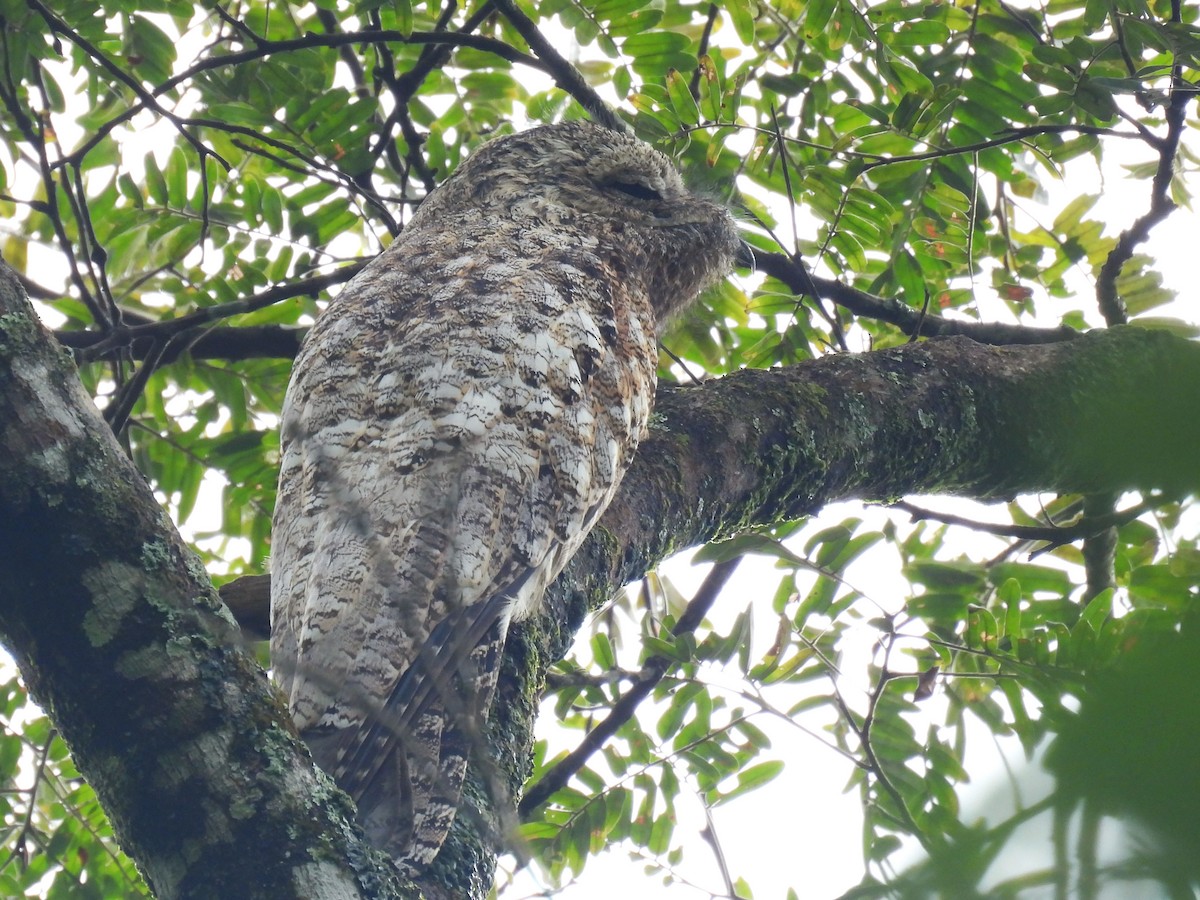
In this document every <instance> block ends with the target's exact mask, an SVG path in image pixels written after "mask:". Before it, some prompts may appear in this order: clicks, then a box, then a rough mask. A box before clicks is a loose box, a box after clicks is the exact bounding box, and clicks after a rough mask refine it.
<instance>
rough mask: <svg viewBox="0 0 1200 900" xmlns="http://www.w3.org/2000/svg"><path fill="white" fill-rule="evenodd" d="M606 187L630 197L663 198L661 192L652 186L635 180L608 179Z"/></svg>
mask: <svg viewBox="0 0 1200 900" xmlns="http://www.w3.org/2000/svg"><path fill="white" fill-rule="evenodd" d="M607 187H610V188H612V189H613V190H616V191H620V192H621V193H622V194H628V195H629V196H630V197H637V198H638V199H639V200H661V199H662V198H663V196H662V194H660V193H659V192H658V191H656V190H655V189H654V188H652V187H650V186H649V185H646V184H640V183H638V182H636V181H610V182H609V183H608V185H607Z"/></svg>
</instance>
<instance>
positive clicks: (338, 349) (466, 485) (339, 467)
mask: <svg viewBox="0 0 1200 900" xmlns="http://www.w3.org/2000/svg"><path fill="white" fill-rule="evenodd" d="M740 246H742V245H741V244H740V241H739V239H738V236H737V228H736V226H735V223H734V220H733V218H732V216H731V215H730V213H729V211H728V209H727V208H726V207H725V205H724V204H723V203H721V202H719V201H717V200H716V199H713V198H709V197H705V196H702V195H700V194H697V193H693V192H691V191H690V190H689V189H688V188H687V187H686V186H685V184H684V182H683V180H682V178H681V177H680V175H679V173H678V172H677V170H676V169H675V168H674V166H673V165H672V163H671V161H670V160H669V159H668V158H667V157H666V156H665V155H664V154H662V153H660V152H659V151H657V150H655V149H653V148H652V147H650V146H649V145H648V144H646V143H644V142H642V141H641V140H639V139H638V138H636V137H635V136H633V135H632V134H630V133H629V132H628V131H627V130H623V129H621V128H617V127H612V126H611V125H602V124H597V123H595V122H591V121H588V120H582V119H581V120H574V121H565V122H559V123H556V124H550V125H543V126H539V127H534V128H531V129H528V130H525V131H520V132H515V133H511V134H507V135H504V136H501V137H498V138H494V139H492V140H490V141H488V142H487V143H485V144H483V145H482V146H481V147H480V148H479V149H478V150H477V151H476V152H474V153H473V154H471V155H470V156H469V157H467V158H466V159H465V160H464V161H463V162H462V163H461V164H460V165H459V166H458V167H457V168H456V169H455V171H454V172H453V173H452V174H451V175H450V176H449V177H448V178H447V179H446V180H445V181H444V182H443V183H442V184H441V185H439V186H438V187H436V188H435V189H434V190H432V191H431V192H430V193H429V194H428V195H427V196H426V197H425V198H424V199H423V200H422V202H421V203H420V205H419V206H418V207H417V209H416V211H415V212H414V213H413V215H412V216H411V219H410V221H409V222H408V223H407V225H406V226H405V227H404V228H403V229H402V231H401V232H400V234H399V235H398V236H397V237H396V238H395V240H394V241H393V242H392V243H391V245H390V246H389V247H388V248H387V249H386V250H385V251H384V252H383V253H381V254H380V255H379V256H377V257H376V258H375V259H374V260H372V262H371V263H369V264H368V265H367V266H366V267H365V268H364V269H363V270H362V271H361V272H359V273H358V274H357V275H356V276H355V277H354V278H353V279H352V280H350V281H349V282H348V283H347V285H346V287H345V288H344V289H343V290H342V291H341V292H340V293H339V294H338V295H337V296H336V297H335V298H334V299H333V300H332V301H330V303H329V304H328V306H327V307H326V308H325V309H324V310H323V311H322V312H321V314H320V315H318V317H317V319H316V321H315V323H314V325H313V326H312V328H311V329H310V330H309V332H308V334H307V336H306V337H305V340H304V341H303V344H302V347H301V349H300V352H299V354H298V356H297V358H296V360H295V364H294V366H293V371H292V375H291V379H290V382H289V385H288V389H287V393H286V396H285V400H284V403H283V408H282V413H281V422H280V434H281V447H280V476H279V490H278V494H277V501H276V506H275V511H274V517H273V522H272V539H271V563H270V570H271V594H272V603H271V609H272V612H271V617H272V625H271V660H272V669H273V673H274V677H275V679H276V680H277V682H278V684H279V686H280V688H281V690H282V692H283V694H284V696H285V697H286V700H287V703H288V707H289V709H290V712H291V716H292V720H293V722H294V724H295V727H296V729H297V730H298V732H299V734H300V736H301V737H302V738H303V739H304V740H305V742H306V743H307V745H308V746H309V748H310V750H311V752H312V755H313V758H314V761H315V762H316V763H317V765H319V766H320V767H321V768H322V769H324V770H325V771H326V772H327V773H329V774H330V775H331V776H332V777H333V778H334V780H335V781H336V783H337V784H338V786H339V787H341V788H342V789H343V790H344V791H345V792H346V793H348V794H349V795H350V796H351V797H352V798H353V799H354V801H355V802H356V804H357V809H358V821H359V824H360V825H361V826H362V828H363V831H364V834H365V836H366V838H367V840H368V842H369V843H370V844H371V845H373V846H374V847H376V848H377V849H379V850H382V851H385V852H386V853H388V854H389V855H390V856H391V857H392V858H393V859H394V860H395V861H396V863H397V864H398V865H400V866H401V867H402V868H403V869H404V870H406V871H408V872H410V873H419V872H420V871H422V870H423V869H425V868H427V867H428V865H429V864H430V862H431V861H432V860H433V858H434V857H435V856H436V854H437V852H438V850H439V848H440V847H441V845H442V843H443V841H444V840H445V837H446V834H447V832H448V831H449V828H450V826H451V824H452V822H453V819H454V815H455V811H456V809H457V807H458V805H459V802H460V796H461V790H462V784H463V778H464V775H465V771H466V767H467V763H468V759H470V758H475V757H477V756H479V755H480V753H481V751H482V752H483V755H484V756H486V748H484V747H481V746H480V742H481V741H483V740H484V738H483V734H484V731H483V724H484V722H485V721H486V717H487V711H488V707H489V704H490V702H491V698H492V694H493V691H494V688H495V685H496V681H497V673H498V669H499V663H500V658H501V652H502V649H503V644H504V640H505V636H506V634H507V631H508V628H509V625H510V623H511V622H513V621H518V620H520V619H522V618H525V617H527V616H529V615H530V614H532V613H533V612H534V611H536V610H537V609H538V606H539V604H540V602H541V599H542V595H543V594H544V593H545V591H546V588H547V586H548V585H549V584H550V582H551V581H553V580H554V578H555V577H556V576H557V575H558V574H559V572H560V571H561V570H562V569H563V567H564V566H565V565H566V563H567V562H568V561H569V560H570V558H571V556H572V555H573V554H574V553H575V552H576V551H577V550H578V549H579V546H580V545H581V543H582V542H583V540H584V538H585V537H586V536H587V534H588V532H589V531H590V530H591V529H592V527H593V526H594V525H595V524H596V521H597V520H598V519H599V517H600V515H601V514H602V513H603V512H604V510H605V508H606V507H607V506H608V505H609V502H610V501H611V500H612V499H613V496H614V494H615V492H616V490H617V487H618V485H619V484H620V482H621V478H622V476H623V475H624V473H625V471H626V470H627V469H628V467H629V464H630V460H631V458H632V456H633V454H634V452H635V451H636V449H637V446H638V443H639V441H640V440H641V439H642V438H643V437H644V436H645V434H646V431H647V426H648V421H649V417H650V413H651V404H652V402H653V397H654V390H655V384H656V370H657V366H658V358H659V352H658V346H657V338H656V335H657V334H658V332H659V331H660V330H661V329H662V328H663V326H664V324H665V323H667V322H668V321H670V320H671V318H672V317H673V316H675V315H677V314H678V313H680V312H681V311H682V310H683V309H685V308H686V307H687V306H688V305H689V304H690V303H691V302H692V301H693V300H695V298H696V297H697V296H698V295H699V294H700V293H701V292H702V291H704V290H705V289H706V288H708V287H710V286H711V285H713V284H715V283H716V282H718V281H720V280H721V279H722V278H723V277H725V275H726V274H727V273H728V272H729V271H730V269H731V268H732V266H733V264H734V259H735V256H736V255H737V252H738V249H739V247H740Z"/></svg>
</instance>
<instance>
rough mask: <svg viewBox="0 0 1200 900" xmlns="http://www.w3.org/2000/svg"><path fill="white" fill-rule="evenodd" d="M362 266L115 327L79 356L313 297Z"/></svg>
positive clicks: (104, 352) (164, 338)
mask: <svg viewBox="0 0 1200 900" xmlns="http://www.w3.org/2000/svg"><path fill="white" fill-rule="evenodd" d="M364 265H366V264H365V263H353V264H351V265H348V266H343V267H341V268H340V269H338V270H337V271H335V272H331V273H330V274H328V275H316V276H314V277H312V278H306V279H304V280H302V281H296V282H293V283H291V284H285V285H280V286H279V287H274V288H271V289H269V290H266V291H263V292H262V293H261V294H255V295H254V296H253V297H247V298H246V299H244V300H234V301H233V302H231V303H218V304H216V305H215V306H206V307H204V308H202V309H198V310H196V311H195V312H191V313H188V314H187V315H183V316H179V317H178V318H174V319H164V320H162V321H159V322H150V323H147V324H144V325H134V326H118V327H116V328H114V329H112V331H110V332H109V333H108V334H106V335H104V336H103V337H100V339H99V340H97V341H96V342H95V343H93V344H91V345H90V346H88V347H86V348H85V349H83V348H81V355H82V357H83V358H84V359H97V358H99V357H102V356H105V355H107V354H109V353H111V352H112V351H114V350H117V349H121V348H124V347H128V346H131V345H132V344H133V342H134V341H137V340H141V339H145V338H152V339H154V340H156V341H162V342H165V341H167V340H170V339H171V338H173V337H175V336H176V335H180V334H183V333H184V332H186V331H190V330H192V329H194V328H196V327H198V326H202V325H207V324H208V323H210V322H215V321H218V320H219V319H227V318H229V317H230V316H236V315H241V314H243V313H248V312H254V311H255V310H257V309H262V308H263V307H266V306H271V305H272V304H274V303H279V302H280V301H283V300H289V299H291V298H292V297H299V296H302V295H305V294H309V295H316V294H317V293H318V292H320V291H323V290H325V289H326V288H329V287H331V286H333V285H335V284H342V283H343V282H346V281H349V280H350V279H351V278H353V277H354V275H355V274H357V273H358V271H359V270H360V269H362V268H363V266H364ZM84 333H87V332H84Z"/></svg>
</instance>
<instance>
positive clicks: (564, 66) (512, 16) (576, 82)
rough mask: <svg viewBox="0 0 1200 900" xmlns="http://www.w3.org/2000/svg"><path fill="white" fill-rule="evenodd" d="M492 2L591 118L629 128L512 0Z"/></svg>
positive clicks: (604, 123) (609, 124) (560, 85)
mask: <svg viewBox="0 0 1200 900" xmlns="http://www.w3.org/2000/svg"><path fill="white" fill-rule="evenodd" d="M494 5H495V7H496V9H497V10H498V11H499V12H500V13H501V14H502V15H503V16H504V18H506V19H508V21H509V22H510V23H512V26H513V28H515V29H516V30H517V33H518V34H519V35H521V37H523V38H524V39H525V43H527V44H528V45H529V49H531V50H532V51H533V52H534V53H536V54H537V57H538V59H540V60H541V61H542V63H543V65H544V66H545V67H547V68H548V70H549V72H550V74H551V75H553V76H554V81H555V82H556V83H557V84H558V86H559V87H560V88H562V89H563V90H564V91H566V92H567V93H568V94H570V95H571V96H572V97H574V98H575V99H576V100H578V101H579V105H580V106H582V107H583V108H584V109H586V110H587V111H588V114H589V115H591V117H592V119H594V120H595V121H596V122H597V123H599V124H601V125H604V126H606V127H608V128H612V129H613V130H615V131H628V130H629V126H628V125H626V124H625V122H624V120H622V119H621V118H620V117H619V116H617V114H616V113H614V112H613V111H612V110H611V109H609V108H608V104H606V103H605V102H604V101H603V100H602V99H600V95H599V94H597V93H596V92H595V91H594V90H593V89H592V86H591V85H590V84H588V83H587V82H586V81H585V80H584V78H583V76H582V75H581V74H579V70H578V69H576V68H575V67H574V66H573V65H571V64H570V63H569V62H567V60H566V59H565V58H564V57H563V55H562V54H561V53H559V52H558V51H557V50H556V49H554V45H553V44H551V43H550V42H549V41H548V40H546V38H545V37H544V36H543V35H542V33H541V32H540V31H538V28H537V25H535V24H534V23H533V20H531V19H530V18H529V16H527V15H525V13H523V12H521V10H520V8H518V6H517V4H516V3H515V2H513V0H495V4H494Z"/></svg>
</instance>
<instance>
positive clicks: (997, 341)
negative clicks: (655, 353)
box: [754, 250, 1079, 346]
mask: <svg viewBox="0 0 1200 900" xmlns="http://www.w3.org/2000/svg"><path fill="white" fill-rule="evenodd" d="M754 261H755V267H756V268H757V269H758V270H759V271H760V272H765V273H766V274H768V275H770V276H771V277H772V278H775V279H776V280H778V281H782V282H783V283H784V284H785V285H787V286H788V288H789V289H790V290H791V291H793V292H794V293H796V294H800V295H808V296H812V295H813V291H814V290H816V291H817V292H818V293H819V297H820V298H824V299H827V300H832V301H833V302H834V303H837V304H838V305H839V306H841V307H844V308H845V309H847V310H849V311H850V312H852V313H854V314H855V315H859V316H866V317H868V318H872V319H878V320H879V321H881V322H888V323H890V324H892V325H895V326H896V327H897V328H899V329H900V330H901V331H903V332H904V333H905V334H908V335H913V334H917V333H918V332H920V334H921V335H923V336H924V337H933V336H939V337H948V336H950V335H955V334H961V335H963V336H964V337H969V338H971V339H972V340H974V341H977V342H978V343H981V344H991V345H997V346H999V345H1009V344H1052V343H1059V342H1061V341H1069V340H1074V339H1075V338H1078V337H1079V332H1077V331H1075V329H1073V328H1068V327H1067V326H1065V325H1060V326H1059V327H1058V328H1035V327H1032V326H1029V325H1008V324H1004V323H1001V322H960V321H957V320H955V319H946V318H943V317H941V316H933V315H923V314H922V311H921V310H918V309H913V308H912V307H910V306H907V305H905V304H903V303H901V302H899V301H898V300H894V299H885V298H883V297H876V296H874V295H872V294H868V293H866V292H865V291H860V290H857V289H856V288H852V287H850V286H848V285H845V284H842V283H841V282H839V281H834V280H833V279H829V278H818V277H816V276H814V275H810V274H809V273H808V272H807V271H805V269H804V267H803V266H801V265H799V264H797V263H796V262H795V261H794V260H792V259H790V258H789V257H788V256H786V255H785V254H783V253H763V252H761V251H757V250H756V251H755V254H754Z"/></svg>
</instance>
